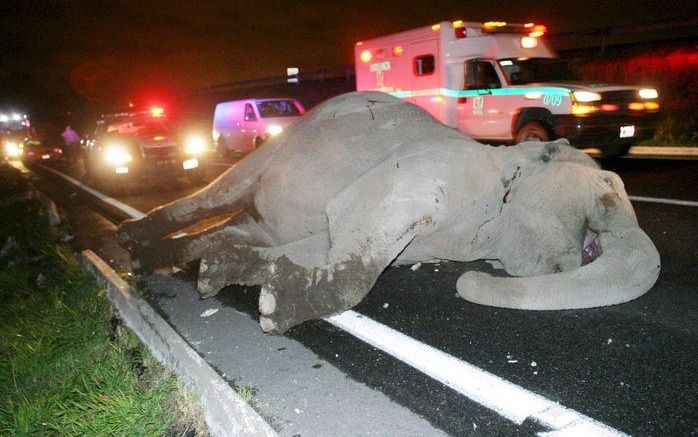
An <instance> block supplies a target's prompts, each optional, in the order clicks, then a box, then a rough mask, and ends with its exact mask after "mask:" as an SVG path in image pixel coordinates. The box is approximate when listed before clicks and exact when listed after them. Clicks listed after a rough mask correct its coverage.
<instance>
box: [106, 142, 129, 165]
mask: <svg viewBox="0 0 698 437" xmlns="http://www.w3.org/2000/svg"><path fill="white" fill-rule="evenodd" d="M104 157H105V159H106V160H107V162H108V163H110V164H112V165H114V166H121V165H123V164H125V163H127V162H131V159H133V158H132V157H131V154H130V153H129V152H128V150H126V148H125V147H123V146H120V145H111V146H107V148H106V149H105V150H104Z"/></svg>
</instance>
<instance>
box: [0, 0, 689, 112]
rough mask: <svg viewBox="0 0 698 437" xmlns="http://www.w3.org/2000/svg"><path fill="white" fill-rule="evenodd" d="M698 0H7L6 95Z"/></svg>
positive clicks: (101, 93)
mask: <svg viewBox="0 0 698 437" xmlns="http://www.w3.org/2000/svg"><path fill="white" fill-rule="evenodd" d="M695 4H698V2H696V1H680V2H669V1H666V0H660V1H654V0H652V1H608V2H590V1H554V2H545V1H529V0H518V1H478V2H473V1H463V0H460V1H404V0H403V1H397V0H388V1H378V0H376V1H364V0H355V1H329V0H328V1H322V2H314V1H253V0H250V1H218V2H213V1H201V0H199V1H174V0H172V1H147V0H137V1H132V0H123V1H28V0H25V1H8V0H0V11H1V12H0V20H1V21H2V25H1V26H0V32H1V33H2V34H1V35H0V44H1V45H2V47H1V50H0V107H7V105H8V104H10V105H24V106H30V107H31V108H29V109H30V110H35V111H41V108H40V107H43V108H44V109H43V110H44V111H45V110H46V109H45V108H56V107H71V106H77V105H85V104H103V103H107V102H111V103H114V102H117V101H126V99H129V98H131V97H132V96H136V95H139V94H144V93H145V94H147V93H166V92H167V91H171V92H177V91H183V90H191V89H196V88H200V87H204V86H208V85H215V84H220V83H226V82H231V81H236V80H242V79H251V78H259V77H265V76H274V75H280V74H285V71H286V67H299V68H300V69H301V71H310V70H316V69H321V68H331V67H333V66H339V65H347V64H351V63H352V60H353V58H352V51H353V44H354V43H355V42H356V41H359V40H362V39H367V38H371V37H375V36H379V35H384V34H388V33H392V32H396V31H400V30H406V29H410V28H413V27H417V26H422V25H427V24H432V23H435V22H438V21H442V20H449V21H450V20H455V19H463V20H466V21H468V20H472V21H487V20H494V19H496V20H506V21H512V22H528V21H534V22H540V23H543V24H546V25H547V26H548V29H549V32H550V33H561V32H570V31H574V30H581V29H591V28H599V27H604V26H619V25H628V24H633V23H642V22H648V21H652V20H658V19H668V18H675V17H686V16H689V17H690V16H693V17H695V16H696V15H698V14H697V12H698V7H696V6H695Z"/></svg>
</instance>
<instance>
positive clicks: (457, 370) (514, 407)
mask: <svg viewBox="0 0 698 437" xmlns="http://www.w3.org/2000/svg"><path fill="white" fill-rule="evenodd" d="M51 171H54V170H51ZM54 172H55V173H57V174H61V175H62V173H59V172H57V171H54ZM62 176H64V177H66V178H69V177H68V176H65V175H62ZM70 179H72V178H70ZM73 180H74V179H73ZM75 182H77V183H78V184H79V187H80V188H83V189H86V188H90V187H87V186H86V185H84V184H81V183H79V182H78V181H75ZM90 190H92V191H91V192H95V193H99V192H98V191H96V190H93V189H92V188H90ZM99 194H100V195H101V196H102V197H106V196H104V195H102V194H101V193H99ZM116 202H117V203H118V205H122V206H124V207H126V208H122V211H124V212H125V213H126V214H129V215H131V216H132V217H134V218H140V217H143V215H144V214H143V213H142V212H140V211H138V210H137V209H135V208H132V207H130V206H128V205H125V204H124V203H121V202H118V201H116ZM118 205H114V206H116V207H117V208H120V206H118ZM325 320H326V321H327V322H329V323H331V324H332V325H334V326H336V327H338V328H340V329H342V330H344V331H346V332H348V333H350V334H352V335H353V336H355V337H357V338H358V339H360V340H362V341H364V342H365V343H368V344H370V345H372V346H374V347H377V348H379V349H381V350H382V351H384V352H386V353H387V354H390V355H392V356H393V357H395V358H397V359H398V360H400V361H402V362H404V363H406V364H407V365H409V366H411V367H413V368H415V369H417V370H419V371H420V372H422V373H424V374H426V375H427V376H429V377H430V378H433V379H435V380H437V381H439V382H441V383H442V384H444V385H446V386H447V387H450V388H451V389H453V390H455V391H457V392H458V393H460V394H462V395H464V396H466V397H468V398H469V399H471V400H473V401H475V402H477V403H479V404H480V405H483V406H484V407H486V408H489V409H491V410H493V411H495V412H496V413H497V414H499V415H501V416H503V417H505V418H507V419H508V420H511V421H512V422H514V423H516V424H519V425H520V424H522V423H523V422H524V421H525V420H526V419H528V418H530V419H532V420H534V421H536V422H538V423H539V424H541V425H543V426H545V427H547V428H549V429H550V430H551V432H553V434H550V435H555V436H578V435H594V436H625V435H626V434H624V433H622V432H620V431H617V430H615V429H613V428H611V427H609V426H607V425H605V424H603V423H601V422H598V421H596V420H594V419H592V418H590V417H587V416H585V415H583V414H581V413H578V412H577V411H575V410H572V409H569V408H566V407H564V406H562V405H560V404H558V403H556V402H553V401H551V400H549V399H546V398H544V397H543V396H540V395H537V394H535V393H533V392H531V391H528V390H526V389H524V388H523V387H519V386H518V385H515V384H512V383H510V382H508V381H506V380H505V379H502V378H500V377H499V376H496V375H493V374H491V373H489V372H486V371H484V370H482V369H480V368H479V367H476V366H474V365H472V364H470V363H467V362H465V361H462V360H460V359H458V358H456V357H453V356H451V355H448V354H446V353H445V352H442V351H440V350H438V349H435V348H433V347H432V346H429V345H427V344H424V343H422V342H420V341H418V340H415V339H413V338H411V337H408V336H406V335H404V334H402V333H400V332H398V331H396V330H394V329H392V328H389V327H387V326H385V325H383V324H381V323H378V322H376V321H375V320H372V319H370V318H369V317H366V316H364V315H361V314H359V313H357V312H355V311H351V310H349V311H345V312H343V313H342V314H339V315H336V316H333V317H329V318H326V319H325Z"/></svg>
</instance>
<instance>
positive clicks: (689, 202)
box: [628, 196, 698, 206]
mask: <svg viewBox="0 0 698 437" xmlns="http://www.w3.org/2000/svg"><path fill="white" fill-rule="evenodd" d="M628 198H629V199H630V200H633V201H635V202H651V203H667V204H669V205H682V206H698V202H696V201H693V200H679V199H662V198H661V197H644V196H628Z"/></svg>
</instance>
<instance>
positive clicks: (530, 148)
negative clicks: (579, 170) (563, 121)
mask: <svg viewBox="0 0 698 437" xmlns="http://www.w3.org/2000/svg"><path fill="white" fill-rule="evenodd" d="M516 147H518V148H520V150H521V152H522V153H523V154H524V156H525V157H526V158H528V159H530V160H531V161H533V162H542V163H547V162H576V163H578V164H582V165H585V166H587V167H591V168H599V165H598V164H597V163H596V161H594V160H593V159H592V158H590V157H589V155H587V154H586V153H584V152H582V151H581V150H579V149H577V148H575V147H572V146H570V143H569V141H567V139H565V138H560V139H558V140H555V141H549V142H540V141H529V142H525V143H521V144H519V145H518V146H516Z"/></svg>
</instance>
